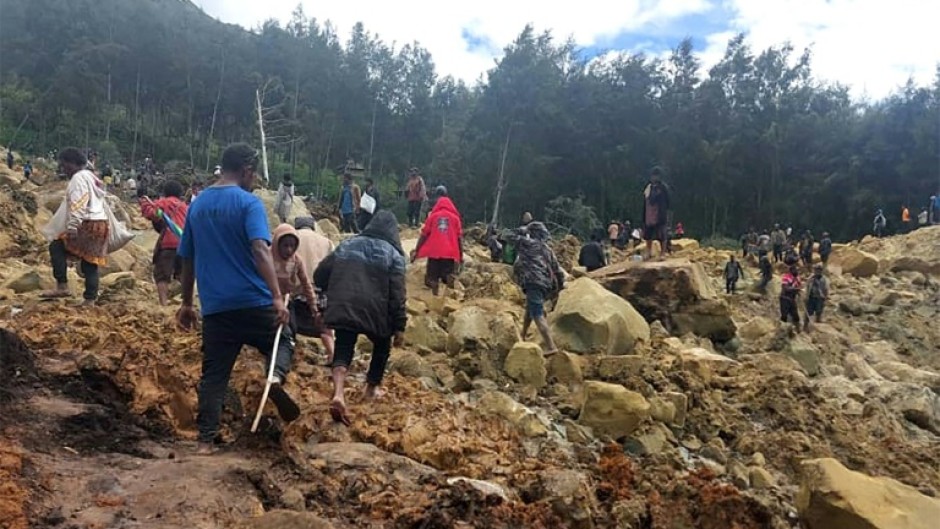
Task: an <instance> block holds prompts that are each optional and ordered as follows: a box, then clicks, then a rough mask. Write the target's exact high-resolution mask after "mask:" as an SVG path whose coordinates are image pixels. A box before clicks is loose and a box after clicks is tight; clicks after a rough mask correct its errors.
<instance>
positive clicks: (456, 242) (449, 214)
mask: <svg viewBox="0 0 940 529" xmlns="http://www.w3.org/2000/svg"><path fill="white" fill-rule="evenodd" d="M462 234H463V225H462V223H461V222H460V213H459V212H458V211H457V207H456V206H454V203H453V202H452V201H451V200H450V199H449V198H447V197H441V198H439V199H437V203H436V204H434V208H433V209H432V210H431V213H430V214H429V215H428V218H427V220H425V222H424V227H423V228H422V229H421V238H422V239H423V242H422V243H421V247H420V248H418V252H417V256H418V257H420V258H424V257H426V258H429V259H451V260H454V261H458V262H459V261H460V260H461V259H462V258H463V255H462V254H463V252H462V251H461V248H460V237H461V235H462Z"/></svg>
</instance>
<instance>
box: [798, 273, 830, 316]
mask: <svg viewBox="0 0 940 529" xmlns="http://www.w3.org/2000/svg"><path fill="white" fill-rule="evenodd" d="M827 299H829V280H828V279H826V276H824V275H823V265H821V264H817V265H816V266H814V267H813V277H811V278H809V288H808V289H807V295H806V318H805V319H804V321H803V330H806V331H808V330H809V320H810V318H811V317H813V316H814V315H815V316H816V323H822V314H823V309H824V308H825V307H826V300H827Z"/></svg>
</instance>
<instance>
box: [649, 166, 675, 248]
mask: <svg viewBox="0 0 940 529" xmlns="http://www.w3.org/2000/svg"><path fill="white" fill-rule="evenodd" d="M668 214H669V187H667V186H666V184H664V183H663V181H662V169H660V168H659V167H653V170H652V171H650V181H649V183H648V184H646V188H645V189H644V190H643V225H644V228H643V238H645V239H646V258H647V259H652V257H653V241H654V240H655V241H659V244H660V246H659V256H660V257H662V256H663V253H664V252H665V251H666V221H667V219H668Z"/></svg>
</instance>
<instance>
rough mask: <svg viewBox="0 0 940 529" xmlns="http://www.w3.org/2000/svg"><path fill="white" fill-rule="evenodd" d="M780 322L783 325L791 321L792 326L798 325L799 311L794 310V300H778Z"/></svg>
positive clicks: (782, 298) (783, 298)
mask: <svg viewBox="0 0 940 529" xmlns="http://www.w3.org/2000/svg"><path fill="white" fill-rule="evenodd" d="M780 321H782V322H783V323H787V322H788V321H792V322H793V324H794V325H799V324H800V311H799V310H798V309H797V308H796V300H795V299H790V298H785V297H781V298H780Z"/></svg>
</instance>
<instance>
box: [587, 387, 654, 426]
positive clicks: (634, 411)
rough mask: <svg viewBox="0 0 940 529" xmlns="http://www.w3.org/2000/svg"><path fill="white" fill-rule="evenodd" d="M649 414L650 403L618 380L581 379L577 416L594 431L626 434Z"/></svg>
mask: <svg viewBox="0 0 940 529" xmlns="http://www.w3.org/2000/svg"><path fill="white" fill-rule="evenodd" d="M649 416H650V404H649V402H647V401H646V399H645V398H644V397H643V395H641V394H639V393H637V392H635V391H630V390H628V389H627V388H625V387H623V386H621V385H620V384H608V383H606V382H598V381H596V380H589V381H587V382H585V383H584V404H583V405H582V406H581V415H580V416H579V418H578V422H580V423H581V424H582V425H584V426H589V427H590V428H592V429H593V430H594V433H595V434H597V435H609V436H610V437H613V438H614V439H619V438H621V437H627V436H629V435H630V434H632V433H633V432H634V431H636V429H637V427H639V426H640V423H642V422H643V421H644V420H646V419H647V418H648V417H649Z"/></svg>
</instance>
